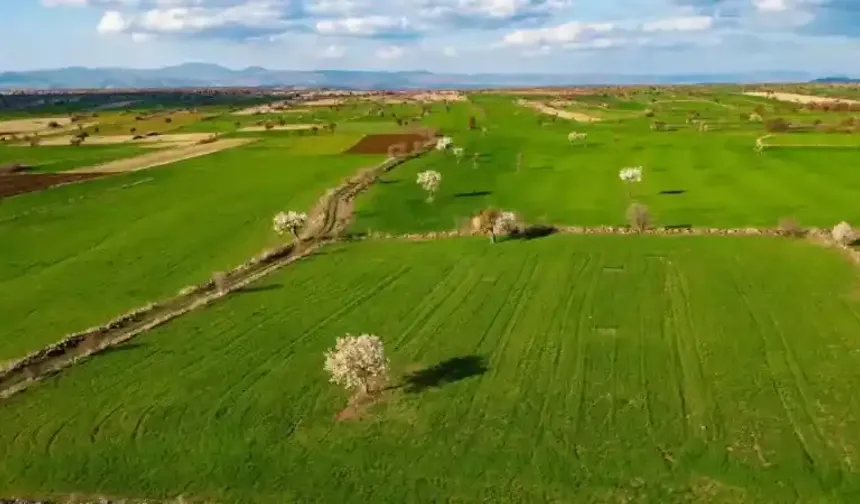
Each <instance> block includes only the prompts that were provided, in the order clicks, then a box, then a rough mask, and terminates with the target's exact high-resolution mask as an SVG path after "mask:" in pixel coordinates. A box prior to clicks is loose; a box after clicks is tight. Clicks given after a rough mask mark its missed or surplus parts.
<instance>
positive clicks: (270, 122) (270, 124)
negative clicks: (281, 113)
mask: <svg viewBox="0 0 860 504" xmlns="http://www.w3.org/2000/svg"><path fill="white" fill-rule="evenodd" d="M264 127H265V128H266V131H270V130H271V129H273V128H274V127H275V123H273V122H272V121H266V124H265V126H264Z"/></svg>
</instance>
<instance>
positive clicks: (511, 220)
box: [472, 208, 519, 243]
mask: <svg viewBox="0 0 860 504" xmlns="http://www.w3.org/2000/svg"><path fill="white" fill-rule="evenodd" d="M472 228H473V229H474V230H476V231H481V232H482V233H487V235H488V236H489V237H490V241H491V242H493V243H496V237H497V236H499V235H509V234H511V233H513V232H514V231H516V230H517V229H518V228H519V218H518V217H517V214H515V213H514V212H507V211H504V210H496V209H495V208H486V209H484V210H481V211H480V212H479V213H478V214H477V215H476V216H475V217H473V218H472Z"/></svg>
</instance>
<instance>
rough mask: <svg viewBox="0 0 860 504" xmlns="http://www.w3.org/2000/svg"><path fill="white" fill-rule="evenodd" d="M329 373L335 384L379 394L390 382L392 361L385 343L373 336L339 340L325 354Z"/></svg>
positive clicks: (352, 389) (360, 391) (348, 336)
mask: <svg viewBox="0 0 860 504" xmlns="http://www.w3.org/2000/svg"><path fill="white" fill-rule="evenodd" d="M324 367H325V370H326V371H327V372H328V373H329V375H331V382H332V383H335V384H337V385H342V386H343V387H344V388H346V389H347V390H348V391H351V392H356V393H361V394H364V395H367V394H371V393H374V392H377V391H378V390H379V389H381V387H382V386H383V385H384V384H385V382H386V381H387V379H388V359H387V358H386V357H385V348H384V347H383V345H382V340H380V339H379V337H377V336H374V335H372V334H362V335H360V336H352V335H350V334H347V335H346V336H344V337H342V338H338V339H337V343H336V344H335V347H334V348H331V349H329V350H326V352H325V366H324Z"/></svg>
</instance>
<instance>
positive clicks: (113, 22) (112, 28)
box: [96, 11, 129, 33]
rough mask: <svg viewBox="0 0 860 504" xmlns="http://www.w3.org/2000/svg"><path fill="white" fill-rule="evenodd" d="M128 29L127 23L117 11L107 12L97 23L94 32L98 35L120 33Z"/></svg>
mask: <svg viewBox="0 0 860 504" xmlns="http://www.w3.org/2000/svg"><path fill="white" fill-rule="evenodd" d="M128 27H129V22H128V21H127V20H126V19H125V18H124V17H123V15H122V13H121V12H119V11H107V12H105V13H104V15H103V16H102V19H101V21H99V24H98V26H97V27H96V31H98V32H99V33H122V32H124V31H125V30H126V29H128Z"/></svg>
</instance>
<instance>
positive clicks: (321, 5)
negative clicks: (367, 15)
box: [305, 0, 367, 16]
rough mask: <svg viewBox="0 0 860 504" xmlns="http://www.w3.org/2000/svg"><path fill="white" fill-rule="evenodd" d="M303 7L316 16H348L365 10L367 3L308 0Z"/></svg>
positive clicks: (338, 0)
mask: <svg viewBox="0 0 860 504" xmlns="http://www.w3.org/2000/svg"><path fill="white" fill-rule="evenodd" d="M305 8H306V9H307V10H308V12H310V13H311V14H314V15H317V16H349V15H352V14H355V13H357V12H359V11H360V10H365V9H366V8H367V4H366V3H365V2H362V1H356V0H309V1H308V2H307V4H306V5H305Z"/></svg>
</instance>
